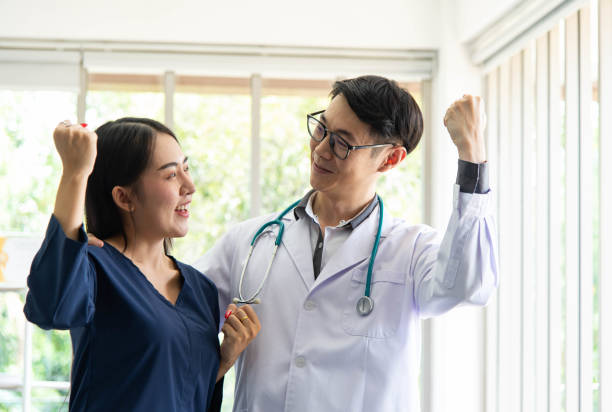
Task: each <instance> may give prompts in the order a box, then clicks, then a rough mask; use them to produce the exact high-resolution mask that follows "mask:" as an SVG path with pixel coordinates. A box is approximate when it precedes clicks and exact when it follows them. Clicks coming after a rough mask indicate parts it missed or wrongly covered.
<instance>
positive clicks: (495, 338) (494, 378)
mask: <svg viewBox="0 0 612 412" xmlns="http://www.w3.org/2000/svg"><path fill="white" fill-rule="evenodd" d="M485 90H486V98H485V104H486V113H487V127H486V136H487V159H488V161H489V164H491V165H499V140H498V138H499V121H498V119H499V113H498V110H499V94H498V90H499V69H497V70H494V71H492V72H491V73H490V74H489V75H488V76H486V79H485ZM490 172H491V174H490V176H489V178H490V184H491V186H492V187H495V188H499V182H498V173H497V169H496V167H495V166H494V167H492V168H491V169H490ZM495 193H496V196H499V190H496V191H495ZM497 205H499V202H497ZM498 214H499V213H497V215H498ZM496 241H498V239H496ZM498 306H499V299H498V297H497V294H495V295H494V296H493V297H492V298H491V301H490V302H489V305H488V306H487V307H486V308H485V328H486V331H485V373H484V386H485V387H484V394H485V410H486V411H497V410H498V402H497V399H498V397H497V394H498V391H499V379H498V377H499V374H498V370H499V368H498V367H497V365H498V363H499V329H498V315H499V311H498Z"/></svg>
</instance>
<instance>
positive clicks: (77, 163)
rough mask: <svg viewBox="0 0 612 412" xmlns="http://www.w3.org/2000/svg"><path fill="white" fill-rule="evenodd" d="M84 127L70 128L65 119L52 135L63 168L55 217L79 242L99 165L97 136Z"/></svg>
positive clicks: (67, 233) (66, 232)
mask: <svg viewBox="0 0 612 412" xmlns="http://www.w3.org/2000/svg"><path fill="white" fill-rule="evenodd" d="M84 126H86V125H84ZM84 126H81V125H78V124H75V125H71V124H70V122H68V121H67V120H66V121H63V122H62V123H60V124H59V125H57V127H56V128H55V131H54V132H53V140H54V141H55V147H56V148H57V152H58V153H59V155H60V158H61V159H62V169H63V170H62V178H61V180H60V183H59V187H58V188H57V195H56V197H55V209H54V211H53V215H55V218H56V219H57V220H58V222H59V224H60V225H61V227H62V229H63V230H64V233H65V234H66V236H67V237H69V238H70V239H73V240H78V238H79V228H80V227H81V225H82V224H83V209H84V208H85V190H86V188H87V178H88V177H89V175H90V174H91V172H92V170H93V167H94V163H95V162H96V152H97V146H96V145H97V142H98V135H96V134H95V133H94V132H92V131H90V130H87V129H86V128H85V127H84Z"/></svg>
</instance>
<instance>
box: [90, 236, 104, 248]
mask: <svg viewBox="0 0 612 412" xmlns="http://www.w3.org/2000/svg"><path fill="white" fill-rule="evenodd" d="M87 244H88V245H89V246H97V247H104V242H103V241H101V240H100V239H98V238H97V237H95V236H94V235H93V234H91V233H88V234H87Z"/></svg>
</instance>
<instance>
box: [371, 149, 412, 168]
mask: <svg viewBox="0 0 612 412" xmlns="http://www.w3.org/2000/svg"><path fill="white" fill-rule="evenodd" d="M406 154H407V153H406V148H405V147H404V146H394V147H393V148H392V149H391V150H390V151H389V152H388V153H387V156H386V157H385V158H384V159H383V163H382V164H381V165H380V167H379V168H378V171H379V172H386V171H388V170H391V169H393V168H394V167H395V166H397V165H398V164H400V163H401V162H402V160H404V159H405V158H406Z"/></svg>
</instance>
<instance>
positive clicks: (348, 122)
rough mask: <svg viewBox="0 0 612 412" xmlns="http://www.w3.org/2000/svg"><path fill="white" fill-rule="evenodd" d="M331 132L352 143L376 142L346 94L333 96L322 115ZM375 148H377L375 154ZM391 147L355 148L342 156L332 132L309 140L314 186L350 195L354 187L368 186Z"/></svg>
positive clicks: (366, 187)
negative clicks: (332, 141)
mask: <svg viewBox="0 0 612 412" xmlns="http://www.w3.org/2000/svg"><path fill="white" fill-rule="evenodd" d="M320 120H321V122H322V123H323V124H324V125H325V126H326V127H327V129H328V130H329V131H331V132H334V133H336V134H338V135H340V136H341V137H342V138H343V139H344V140H346V141H347V142H348V143H349V144H350V145H353V146H358V145H367V144H375V143H376V141H375V140H374V138H373V137H372V136H371V135H370V133H369V131H370V127H369V126H368V125H367V124H366V123H364V122H362V121H361V120H359V118H358V117H357V115H356V114H355V113H354V112H353V110H352V109H351V107H350V106H349V104H348V102H347V101H346V99H345V98H344V96H343V95H341V94H340V95H338V96H336V97H334V98H333V99H332V101H331V102H330V104H329V106H328V107H327V110H325V112H323V114H322V115H321V117H320ZM372 150H378V151H377V153H376V155H375V156H372ZM388 151H389V148H387V147H385V148H383V149H363V150H353V151H351V152H350V153H349V156H348V157H347V158H346V159H344V160H341V159H339V158H338V157H336V156H335V155H334V153H333V152H332V150H331V147H330V146H329V134H328V136H326V137H325V138H324V139H323V140H322V141H321V142H316V141H315V140H313V139H311V140H310V164H311V166H310V184H311V186H312V187H313V189H315V190H318V191H320V192H323V193H327V194H330V195H333V196H334V197H340V198H348V197H349V195H351V194H353V193H354V192H355V191H360V190H368V189H369V188H370V187H371V185H372V184H373V183H374V182H375V180H376V177H377V175H378V173H377V172H378V170H379V168H380V166H381V165H382V164H383V162H384V160H385V158H386V155H387V154H388Z"/></svg>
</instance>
